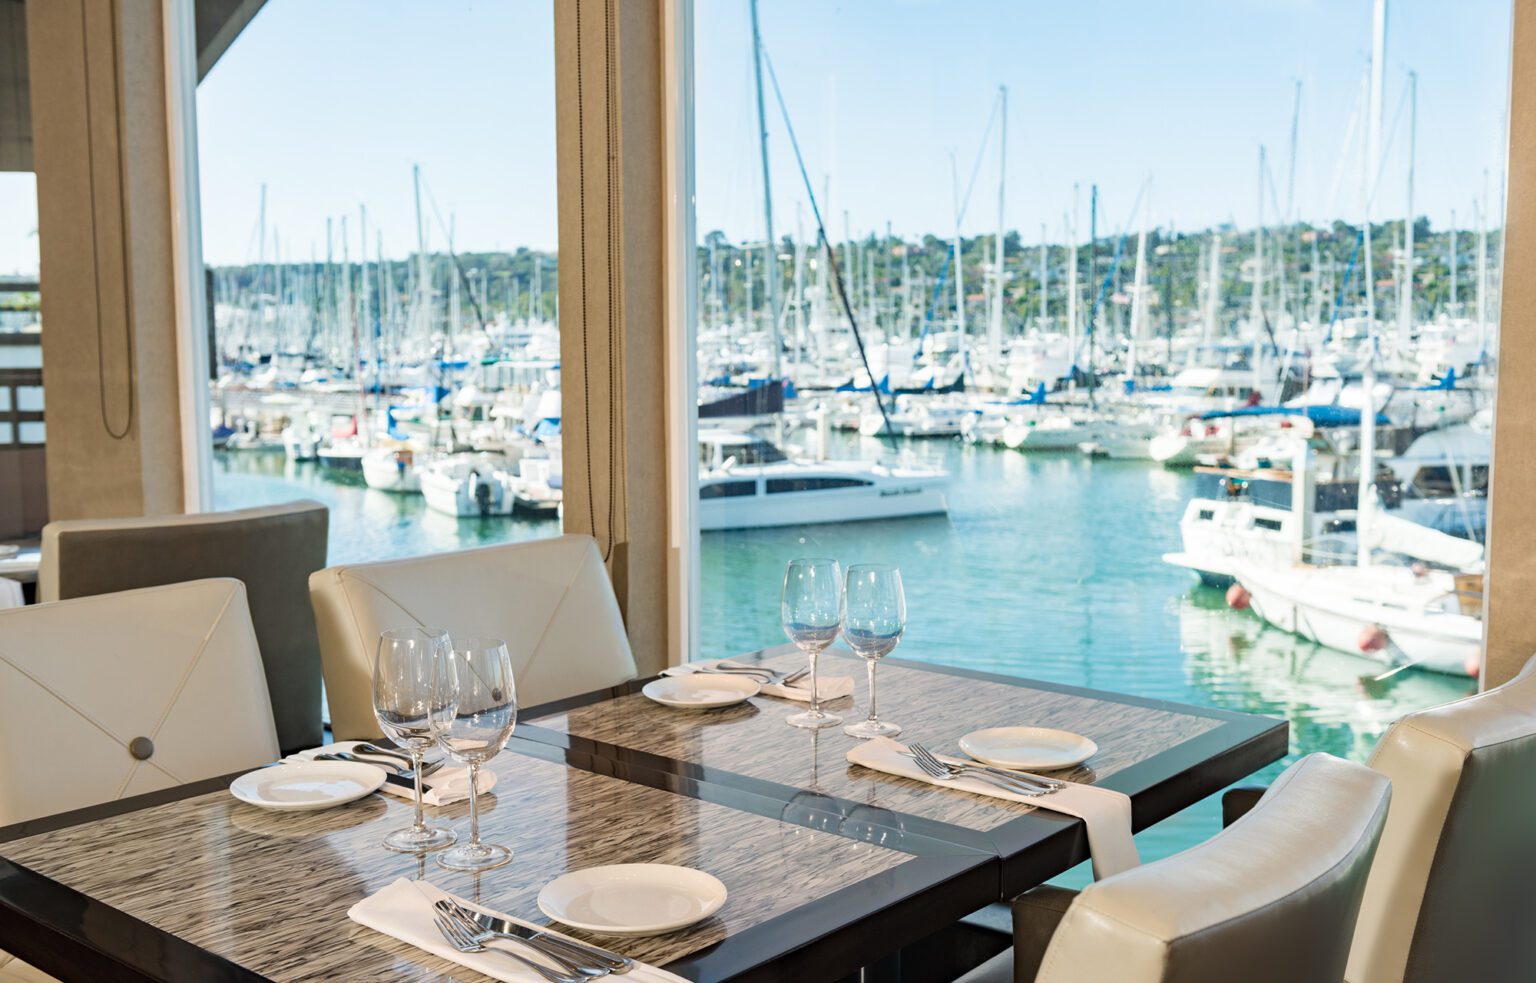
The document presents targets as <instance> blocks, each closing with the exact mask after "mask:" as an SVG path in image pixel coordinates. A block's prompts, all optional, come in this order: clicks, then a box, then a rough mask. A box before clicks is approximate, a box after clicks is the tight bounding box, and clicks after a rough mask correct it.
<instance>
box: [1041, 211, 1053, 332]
mask: <svg viewBox="0 0 1536 983" xmlns="http://www.w3.org/2000/svg"><path fill="white" fill-rule="evenodd" d="M1050 257H1051V247H1050V244H1049V243H1047V242H1046V231H1045V223H1044V222H1041V223H1040V330H1041V331H1044V330H1045V323H1046V319H1047V318H1049V317H1050V313H1051V305H1050V294H1049V293H1048V292H1047V290H1048V288H1049V286H1050V282H1051V281H1050V275H1051V273H1050V269H1049V266H1048V263H1049V261H1050Z"/></svg>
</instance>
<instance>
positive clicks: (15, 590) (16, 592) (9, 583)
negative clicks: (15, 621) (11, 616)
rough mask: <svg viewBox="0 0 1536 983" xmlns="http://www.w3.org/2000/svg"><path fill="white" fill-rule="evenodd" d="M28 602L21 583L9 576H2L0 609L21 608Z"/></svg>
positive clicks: (0, 578)
mask: <svg viewBox="0 0 1536 983" xmlns="http://www.w3.org/2000/svg"><path fill="white" fill-rule="evenodd" d="M26 603H27V599H26V596H25V595H23V594H22V592H21V584H19V583H17V582H16V581H14V580H11V579H10V578H9V577H0V611H4V610H5V609H7V608H19V607H22V606H23V605H25V604H26Z"/></svg>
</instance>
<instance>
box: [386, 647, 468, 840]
mask: <svg viewBox="0 0 1536 983" xmlns="http://www.w3.org/2000/svg"><path fill="white" fill-rule="evenodd" d="M450 646H451V643H450V641H449V638H448V633H447V632H445V631H443V630H442V629H441V628H424V627H422V628H391V629H389V630H388V631H384V632H381V633H380V634H379V648H378V653H377V655H376V657H375V659H374V664H373V715H374V718H375V719H376V720H378V722H379V728H380V729H381V730H382V731H383V732H384V736H385V737H387V738H389V739H390V740H391V741H394V742H395V743H396V744H398V745H399V746H400V747H401V748H403V749H404V750H405V752H406V753H407V754H409V755H410V756H411V765H412V768H411V770H412V772H413V773H414V774H415V780H416V796H415V820H414V822H412V824H411V826H410V827H409V828H407V829H400V830H396V831H394V832H393V833H390V834H389V835H388V836H386V837H385V838H384V847H385V849H388V850H395V851H397V852H400V853H425V852H427V851H429V850H441V849H443V848H444V847H449V846H452V845H453V843H454V841H455V840H457V839H458V837H457V836H455V835H454V832H453V830H451V829H444V828H442V827H439V826H428V825H427V824H426V821H425V818H424V816H423V814H422V805H421V795H422V788H421V770H422V764H423V756H424V755H425V754H426V752H427V750H428V749H429V748H431V747H432V744H433V741H434V738H433V736H432V725H431V721H430V716H431V709H432V701H433V696H434V690H433V685H434V674H435V672H436V671H437V664H438V662H439V661H440V660H442V659H444V658H446V657H447V655H448V652H449V650H450Z"/></svg>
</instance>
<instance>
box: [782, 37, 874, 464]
mask: <svg viewBox="0 0 1536 983" xmlns="http://www.w3.org/2000/svg"><path fill="white" fill-rule="evenodd" d="M761 51H762V56H763V64H764V65H765V66H767V68H768V81H770V82H772V83H773V96H774V99H775V100H777V102H778V104H779V112H780V113H781V114H782V115H783V117H784V129H785V131H786V132H787V133H788V134H789V145H790V147H792V148H793V149H794V151H795V166H796V167H798V168H799V169H800V180H801V181H803V182H804V183H805V194H806V197H807V198H809V199H810V203H811V217H812V218H814V219H815V220H816V236H817V238H818V239H820V240H821V245H822V247H823V249H824V250H825V251H826V254H827V267H828V270H829V272H831V274H832V282H833V283H835V284H837V299H838V300H839V301H840V302H841V303H842V306H843V313H844V314H845V315H846V316H847V318H848V326H849V328H851V329H852V330H853V341H854V344H855V345H857V346H858V349H859V361H860V362H862V363H863V364H864V372H865V374H866V375H868V376H869V394H870V395H871V396H873V397H875V405H876V406H878V407H880V419H881V420H882V421H884V423H885V429H884V431H883V432H884V433H885V435H886V437H887V438H889V439H890V441H891V443H892V446H893V447H894V446H895V441H896V432H895V430H894V429H893V428H892V427H891V415H890V414H889V413H888V412H886V409H885V400H884V399H882V398H881V396H880V384H879V383H878V382H876V381H875V373H874V370H873V369H871V368H870V366H869V353H868V352H866V351H865V350H864V336H863V335H862V334H861V333H860V332H859V322H858V319H857V318H855V317H854V315H853V305H852V304H850V303H849V302H848V287H847V285H846V284H844V283H843V273H842V270H841V269H839V268H838V265H837V250H835V249H833V248H832V241H831V240H830V239H828V238H827V227H826V225H825V224H824V223H823V222H822V220H821V207H820V206H819V205H817V204H816V192H815V190H814V189H813V188H812V187H811V175H810V173H809V172H807V171H806V169H805V158H804V156H802V155H801V153H800V140H799V138H798V137H796V136H795V126H794V124H793V123H791V122H790V120H789V106H788V105H787V104H786V103H785V102H784V93H783V92H782V91H780V89H779V76H778V73H777V72H775V71H774V70H773V59H772V58H770V57H768V47H767V45H761Z"/></svg>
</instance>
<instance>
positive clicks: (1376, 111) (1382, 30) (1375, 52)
mask: <svg viewBox="0 0 1536 983" xmlns="http://www.w3.org/2000/svg"><path fill="white" fill-rule="evenodd" d="M1386 67H1387V0H1375V3H1374V4H1373V5H1372V8H1371V71H1370V99H1369V103H1368V108H1367V111H1368V113H1369V116H1368V123H1367V126H1366V128H1365V158H1364V160H1363V161H1362V162H1361V165H1362V170H1363V171H1364V174H1363V175H1362V177H1363V180H1362V182H1361V183H1362V188H1361V195H1362V204H1363V206H1364V211H1365V243H1364V249H1363V252H1364V254H1365V255H1364V256H1363V257H1362V259H1363V260H1364V264H1365V265H1364V273H1365V275H1364V277H1362V280H1361V282H1362V285H1363V286H1364V287H1365V316H1366V320H1368V321H1370V322H1372V324H1373V325H1374V323H1375V320H1376V275H1375V273H1374V272H1373V269H1372V267H1373V266H1374V263H1373V262H1372V260H1373V257H1372V256H1371V252H1372V248H1371V196H1372V194H1373V192H1374V191H1375V184H1376V172H1377V168H1378V167H1379V166H1380V165H1381V107H1382V99H1383V98H1384V96H1385V91H1386V80H1385V73H1386ZM1371 330H1372V331H1374V330H1375V329H1374V327H1373V328H1372V329H1371Z"/></svg>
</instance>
